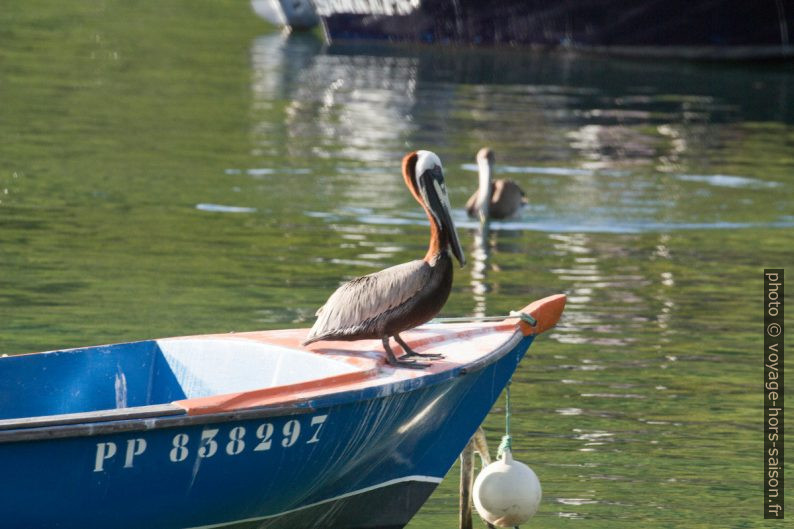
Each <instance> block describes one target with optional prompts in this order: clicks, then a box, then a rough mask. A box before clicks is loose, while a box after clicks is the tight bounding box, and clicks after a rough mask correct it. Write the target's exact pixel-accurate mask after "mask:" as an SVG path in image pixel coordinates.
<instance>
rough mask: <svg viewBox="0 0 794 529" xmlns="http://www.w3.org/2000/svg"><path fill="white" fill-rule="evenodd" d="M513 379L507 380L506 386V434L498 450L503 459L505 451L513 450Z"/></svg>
mask: <svg viewBox="0 0 794 529" xmlns="http://www.w3.org/2000/svg"><path fill="white" fill-rule="evenodd" d="M512 381H513V380H512V379H510V380H508V381H507V385H506V386H505V434H504V435H503V436H502V442H501V443H499V448H498V449H497V450H496V457H497V458H498V459H502V457H503V456H504V454H505V452H512V451H513V438H512V437H511V436H510V384H511V383H512Z"/></svg>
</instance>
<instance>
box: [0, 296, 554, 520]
mask: <svg viewBox="0 0 794 529" xmlns="http://www.w3.org/2000/svg"><path fill="white" fill-rule="evenodd" d="M564 305H565V296H563V295H557V296H551V297H548V298H545V299H542V300H540V301H536V302H534V303H532V304H530V305H528V306H527V307H525V308H524V309H523V310H522V311H521V313H523V314H529V315H531V316H532V317H533V318H534V320H535V323H534V325H530V324H529V323H527V321H532V318H522V319H519V318H511V319H507V320H502V321H496V322H481V321H478V322H468V323H431V324H428V325H424V326H421V327H418V328H416V329H414V330H412V331H410V332H408V333H405V334H404V335H403V336H404V338H406V341H407V342H408V344H409V345H410V346H411V347H413V348H414V349H417V350H419V351H422V352H433V353H441V354H443V355H444V358H443V359H441V360H435V361H433V362H432V365H431V366H430V367H428V368H427V369H423V370H417V369H406V368H404V367H399V368H395V367H392V366H390V365H388V364H386V363H385V358H384V356H385V355H384V352H383V349H382V345H381V344H380V342H379V341H374V340H373V341H370V340H367V341H359V342H320V343H317V344H313V345H312V346H310V347H308V348H306V347H300V346H299V345H298V344H299V343H300V342H301V341H302V340H303V338H304V337H305V336H306V333H307V330H306V329H290V330H280V331H264V332H250V333H233V334H223V335H203V336H189V337H180V338H167V339H159V340H149V341H142V342H134V343H125V344H116V345H107V346H98V347H86V348H80V349H70V350H61V351H52V352H46V353H37V354H29V355H19V356H9V357H4V358H0V469H2V472H1V473H0V476H2V479H0V525H2V527H4V528H25V529H34V528H54V527H57V528H81V529H87V528H93V527H96V528H108V527H114V528H117V529H122V528H136V529H139V528H141V527H147V528H150V529H158V528H162V529H166V528H169V529H171V528H210V527H212V528H214V527H235V528H248V527H251V528H253V527H257V528H290V529H301V528H315V527H316V528H319V527H322V528H326V529H328V528H340V529H341V528H346V529H353V528H365V527H366V528H397V527H403V526H404V525H405V524H407V523H408V521H409V520H410V519H411V518H412V517H413V515H414V514H415V513H416V512H417V511H418V510H419V508H420V507H421V506H422V504H423V503H424V502H425V501H426V500H427V498H428V497H429V496H430V494H431V493H432V492H433V490H434V489H435V488H436V486H437V485H438V484H439V483H440V482H441V480H442V478H443V477H444V475H445V474H446V473H447V471H448V470H449V469H450V467H451V466H452V464H453V463H454V461H455V459H456V457H457V456H458V454H459V453H460V452H461V450H462V449H463V447H464V446H465V445H466V443H467V442H468V440H469V439H470V437H471V436H472V435H473V433H474V432H475V430H476V429H477V427H478V426H479V425H480V424H481V422H482V421H483V419H484V418H485V416H486V414H487V413H488V411H489V410H490V409H491V406H492V405H493V403H494V401H495V400H496V399H497V397H498V395H499V394H500V393H501V391H502V389H503V388H504V386H505V384H506V383H507V382H508V381H509V379H510V377H511V376H512V375H513V372H514V371H515V369H516V367H517V366H518V363H519V361H520V360H521V358H522V357H523V356H524V353H525V352H526V350H527V348H528V347H529V346H530V344H531V343H532V342H533V340H534V339H535V336H537V335H538V334H539V333H541V332H543V331H544V330H546V329H548V328H550V327H552V326H553V325H555V324H556V322H557V320H558V319H559V317H560V315H561V313H562V310H563V307H564Z"/></svg>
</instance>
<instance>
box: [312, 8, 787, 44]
mask: <svg viewBox="0 0 794 529" xmlns="http://www.w3.org/2000/svg"><path fill="white" fill-rule="evenodd" d="M314 5H315V7H316V12H317V14H318V15H319V17H320V19H321V21H322V24H323V26H324V29H325V33H326V37H327V38H328V40H329V41H332V42H333V41H340V40H359V39H367V40H385V41H393V42H408V43H426V44H464V45H488V46H491V45H507V46H529V47H540V48H559V49H564V50H579V51H587V52H597V53H607V54H618V55H636V56H655V57H685V58H695V59H698V58H703V59H750V58H753V59H757V58H762V59H780V58H791V57H794V46H792V45H791V39H790V32H791V31H792V29H794V0H756V1H753V2H748V1H747V0H665V1H660V0H642V1H627V0H498V1H493V2H489V1H482V0H314Z"/></svg>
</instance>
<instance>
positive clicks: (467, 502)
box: [460, 440, 474, 529]
mask: <svg viewBox="0 0 794 529" xmlns="http://www.w3.org/2000/svg"><path fill="white" fill-rule="evenodd" d="M472 483H474V443H473V442H472V440H469V442H468V443H466V448H464V449H463V452H462V453H461V454H460V529H472V521H471V486H472Z"/></svg>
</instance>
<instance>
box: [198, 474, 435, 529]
mask: <svg viewBox="0 0 794 529" xmlns="http://www.w3.org/2000/svg"><path fill="white" fill-rule="evenodd" d="M442 479H443V478H437V477H435V476H406V477H403V478H396V479H392V480H389V481H384V482H383V483H378V484H377V485H372V486H370V487H365V488H363V489H358V490H354V491H353V492H347V493H345V494H341V495H339V496H334V497H333V498H328V499H327V500H322V501H318V502H315V503H310V504H308V505H304V506H302V507H298V508H296V509H290V510H288V511H284V512H280V513H278V514H268V515H267V516H257V517H255V518H245V519H243V520H234V521H231V522H221V523H216V524H212V525H201V526H196V527H190V528H188V529H213V528H215V527H226V526H229V525H235V524H239V523H246V522H257V521H259V520H267V519H268V518H276V517H278V516H284V515H285V514H290V513H293V512H297V511H302V510H304V509H309V508H311V507H316V506H317V505H322V504H324V503H330V502H332V501H337V500H342V499H345V498H349V497H351V496H357V495H358V494H363V493H365V492H369V491H371V490H375V489H381V488H383V487H389V486H391V485H396V484H397V483H404V482H406V481H421V482H424V483H436V484H438V483H441V481H442Z"/></svg>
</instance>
